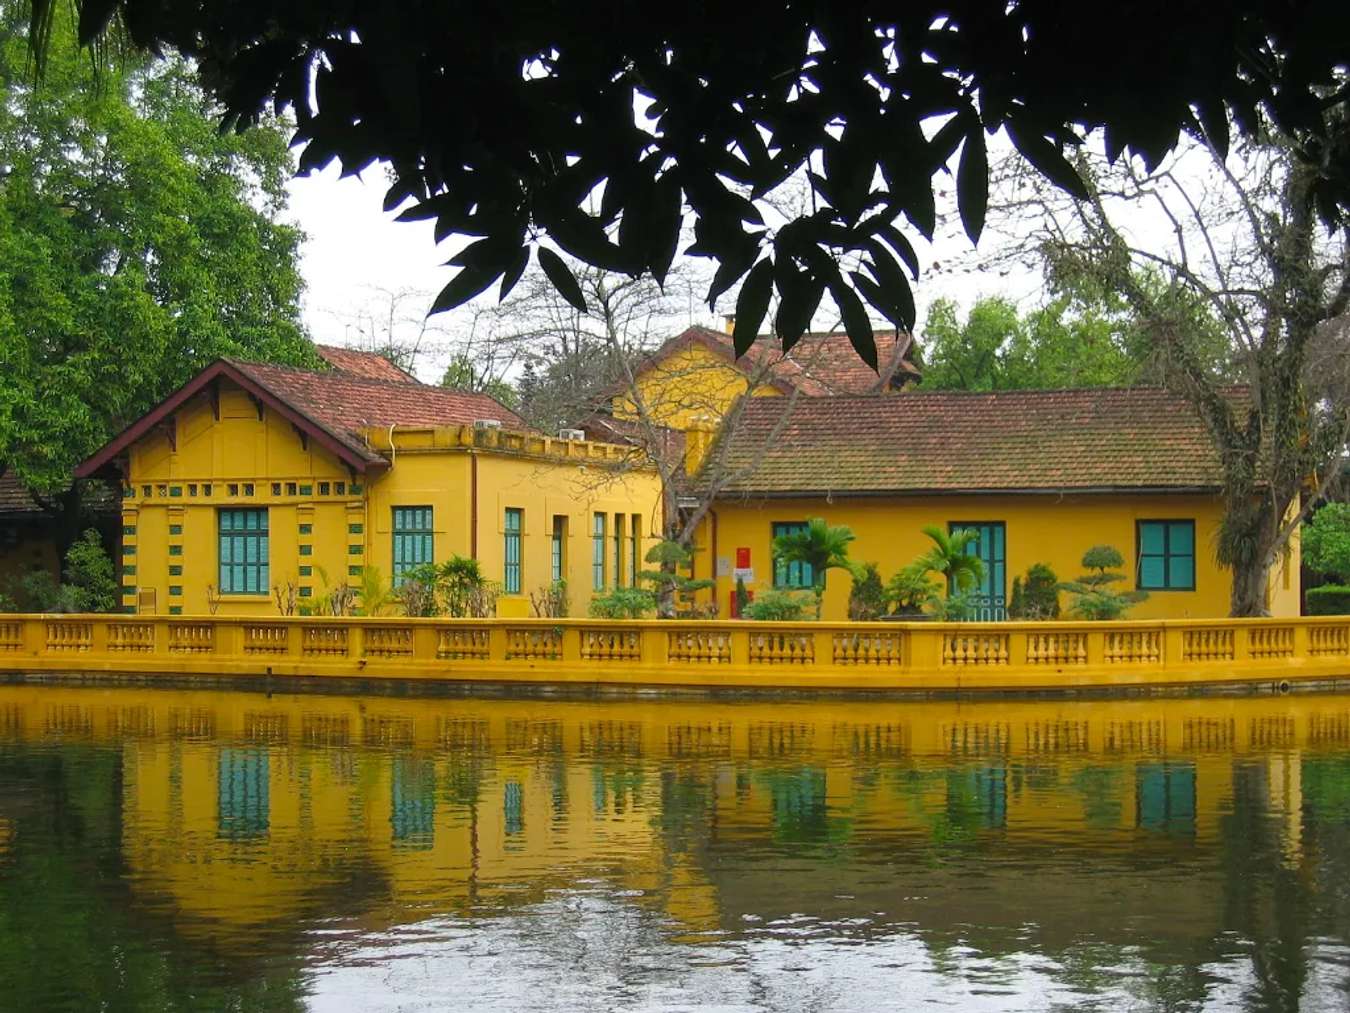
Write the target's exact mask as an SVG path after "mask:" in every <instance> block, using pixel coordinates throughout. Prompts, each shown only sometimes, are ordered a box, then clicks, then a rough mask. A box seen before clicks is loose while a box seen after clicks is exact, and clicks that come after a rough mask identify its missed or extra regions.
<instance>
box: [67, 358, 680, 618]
mask: <svg viewBox="0 0 1350 1013" xmlns="http://www.w3.org/2000/svg"><path fill="white" fill-rule="evenodd" d="M358 365H359V363H358ZM78 474H79V475H80V476H84V477H87V476H95V475H100V476H105V477H116V478H117V479H118V480H119V481H120V483H121V485H122V488H123V500H122V534H123V545H122V554H123V557H122V561H123V575H124V577H123V581H124V586H123V590H124V598H123V604H124V605H125V606H127V607H128V608H134V609H136V610H138V611H141V612H144V613H170V614H177V613H183V614H205V613H208V612H216V611H219V612H222V613H224V614H236V615H275V614H276V613H277V612H278V611H282V612H285V611H287V610H288V609H289V608H291V607H292V604H291V603H290V601H289V599H290V595H291V589H293V590H294V598H295V601H294V603H293V606H294V607H295V608H297V609H299V610H302V611H303V610H305V609H306V608H309V607H318V606H319V605H320V603H322V602H323V601H324V600H325V599H326V598H327V597H328V594H329V592H330V591H331V590H332V589H334V588H336V587H337V586H338V585H339V584H342V583H347V584H350V585H353V586H359V585H360V583H361V580H362V575H363V570H364V568H366V567H375V568H377V569H378V571H379V573H380V575H381V576H382V577H383V579H384V580H385V581H388V580H390V579H391V578H394V579H396V578H397V577H398V576H400V575H401V574H402V573H403V572H404V571H405V570H407V569H409V568H411V567H412V566H415V565H417V564H419V563H423V562H429V561H430V562H443V561H444V560H446V559H448V558H449V557H450V556H451V555H461V556H469V557H472V558H474V559H477V560H478V561H479V562H480V563H481V565H482V568H483V571H484V573H485V574H486V575H487V576H488V577H489V578H491V579H492V580H495V581H498V582H499V583H500V584H501V585H502V589H503V595H502V598H501V599H500V601H499V605H498V610H499V614H501V615H507V616H511V615H516V616H523V615H528V614H530V600H529V596H530V593H531V592H538V591H539V590H540V589H542V588H545V587H547V586H548V585H549V584H550V583H551V582H553V581H554V580H558V579H565V580H566V581H567V582H568V584H569V586H570V588H571V609H572V611H573V612H574V613H575V614H585V610H586V605H587V601H588V599H589V595H590V592H591V590H592V588H594V587H601V586H613V585H614V584H615V583H619V584H631V583H632V581H633V574H634V573H635V571H636V570H637V569H638V561H639V560H640V559H641V557H642V554H643V553H644V552H645V549H646V545H647V539H648V535H649V533H650V532H651V531H653V530H658V529H659V518H658V517H657V516H656V515H655V511H656V510H657V508H658V503H659V497H658V487H657V480H656V478H655V476H654V475H653V474H652V473H651V472H650V471H649V470H647V469H646V468H645V467H644V466H643V463H642V459H641V456H640V455H638V454H636V453H635V451H634V450H633V449H632V448H625V447H617V446H610V445H605V444H598V443H592V442H588V441H583V440H573V439H553V438H550V437H546V436H543V435H540V434H538V433H534V432H530V431H529V427H528V426H527V425H526V424H525V423H524V422H523V420H521V419H520V417H519V416H517V415H516V414H515V413H514V412H512V411H510V410H509V409H508V408H506V407H504V406H503V405H501V404H499V403H498V402H497V401H495V400H493V399H492V398H490V397H488V396H486V395H483V394H473V393H465V392H462V391H452V390H446V389H443V388H439V387H429V386H424V385H422V384H419V383H415V382H408V381H407V380H406V379H399V378H397V377H394V376H388V377H386V376H380V375H371V374H370V373H369V372H366V373H364V375H363V373H362V372H360V371H358V370H356V369H349V368H346V367H344V368H342V369H332V370H328V371H325V372H318V371H308V370H300V369H292V368H287V367H280V366H264V365H258V364H253V363H244V362H235V361H224V360H222V361H219V362H216V363H214V364H212V365H211V366H209V367H208V368H207V369H205V370H203V371H202V372H201V373H200V374H198V375H197V376H196V377H194V378H193V379H192V380H191V381H190V382H189V383H187V384H186V385H184V386H183V387H182V388H181V389H179V390H178V391H176V392H175V393H174V394H172V395H171V396H170V397H168V398H167V399H165V400H164V401H163V402H162V403H161V404H160V405H158V406H157V407H156V408H155V409H154V410H153V411H151V412H150V413H149V414H147V415H146V416H145V417H144V418H142V419H140V420H139V421H138V422H136V423H135V424H134V425H132V426H131V427H129V428H128V429H127V430H126V431H124V432H123V433H122V434H120V435H119V436H118V437H116V438H115V439H113V440H112V441H110V442H109V443H108V444H107V445H106V446H105V447H104V448H103V449H102V450H100V451H99V452H98V453H97V454H95V455H94V456H93V457H91V458H90V459H89V460H87V461H86V462H84V464H83V465H81V467H80V469H79V470H78Z"/></svg>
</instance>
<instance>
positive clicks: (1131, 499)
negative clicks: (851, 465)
mask: <svg viewBox="0 0 1350 1013" xmlns="http://www.w3.org/2000/svg"><path fill="white" fill-rule="evenodd" d="M1220 516H1221V507H1220V504H1219V502H1218V500H1217V499H1215V498H1214V497H1208V496H1066V497H1062V498H1061V497H1055V496H993V495H985V496H949V497H929V498H915V499H875V500H872V499H835V500H834V501H833V502H828V501H826V500H824V499H784V500H751V501H737V502H723V503H719V504H718V505H717V508H716V531H717V534H716V538H717V546H716V559H719V560H721V561H722V566H721V567H719V569H721V570H722V571H723V572H724V573H726V572H727V571H728V570H729V568H731V567H734V566H735V565H736V558H737V554H736V550H737V549H738V548H748V549H749V550H750V563H751V569H753V571H754V580H753V582H747V588H748V589H750V590H753V591H756V592H758V593H762V592H764V591H767V590H770V589H772V587H773V564H772V559H771V553H770V547H769V546H770V542H771V540H772V538H771V531H772V525H773V524H774V523H775V522H781V521H787V522H791V521H805V520H807V519H808V518H811V517H823V518H824V519H825V520H826V521H828V522H829V523H830V524H846V525H848V526H849V527H850V528H852V529H853V532H854V534H856V535H857V540H856V541H854V542H853V543H852V544H851V545H850V547H849V558H850V559H853V560H856V561H859V562H874V563H877V564H878V565H879V566H880V569H881V575H882V580H883V581H886V580H889V579H890V577H891V576H892V575H893V574H894V573H895V572H896V571H897V570H899V569H900V568H901V567H903V566H905V565H906V564H908V563H910V562H911V561H913V559H914V558H915V557H916V556H918V555H919V554H920V553H922V552H924V551H925V550H926V549H927V548H928V547H929V546H930V545H931V544H932V543H931V542H930V541H929V539H928V537H927V536H926V535H924V534H923V533H922V531H921V530H920V529H921V528H922V527H923V526H924V525H929V524H935V525H938V526H939V527H941V528H944V529H945V528H946V527H947V525H948V524H949V523H950V522H954V521H966V522H994V521H1002V522H1003V523H1004V524H1005V525H1006V537H1007V550H1006V551H1007V584H1006V587H1005V594H1007V595H1008V596H1009V597H1011V594H1012V580H1013V578H1014V577H1016V576H1020V575H1024V574H1025V573H1026V571H1027V568H1028V567H1029V566H1031V565H1032V564H1033V563H1046V564H1048V565H1049V566H1050V567H1051V568H1052V569H1053V570H1054V571H1055V574H1056V576H1057V577H1058V578H1059V579H1060V580H1061V581H1068V580H1073V579H1075V578H1076V577H1077V576H1079V575H1080V574H1081V573H1082V572H1083V569H1082V566H1081V561H1082V557H1083V553H1084V552H1085V551H1087V549H1089V548H1091V547H1092V546H1093V545H1099V544H1106V545H1113V546H1115V547H1116V548H1117V549H1118V550H1120V553H1121V555H1122V556H1124V557H1125V559H1126V561H1127V563H1126V570H1127V572H1131V571H1132V563H1131V562H1130V561H1131V560H1132V559H1133V558H1134V556H1135V553H1136V546H1135V538H1136V535H1135V522H1136V521H1139V520H1161V519H1168V518H1173V519H1180V520H1194V521H1195V544H1196V549H1195V551H1196V559H1195V571H1196V588H1195V590H1194V591H1152V592H1150V597H1149V599H1148V600H1147V601H1145V602H1142V603H1141V604H1139V605H1136V606H1135V607H1134V608H1133V609H1131V611H1130V613H1129V616H1130V618H1136V619H1153V618H1169V619H1182V618H1201V617H1218V616H1226V615H1227V614H1228V597H1229V577H1228V573H1227V571H1225V570H1222V569H1220V568H1219V566H1218V564H1217V563H1216V562H1215V560H1214V545H1215V539H1216V537H1217V533H1218V527H1219V519H1220ZM711 531H712V525H711V524H704V525H703V526H702V528H701V531H700V536H701V548H702V550H703V551H701V552H700V553H699V558H698V561H697V563H696V566H697V573H698V575H699V576H700V577H703V576H707V575H708V573H709V571H710V569H711V568H712V567H713V566H714V565H715V562H714V559H713V557H712V546H711ZM1286 565H1287V567H1288V569H1287V570H1286V569H1285V568H1284V567H1279V568H1277V569H1276V571H1275V573H1274V579H1273V580H1272V595H1271V609H1272V612H1273V614H1275V615H1298V556H1297V549H1296V548H1295V551H1294V552H1293V553H1291V557H1290V559H1289V561H1288V563H1287V564H1286ZM1286 580H1287V582H1288V587H1286V586H1285V581H1286ZM851 584H852V581H851V579H850V577H849V574H848V573H847V572H845V571H842V570H832V571H830V573H829V576H828V578H827V584H826V592H825V613H824V615H825V618H826V619H836V620H837V619H845V618H847V616H848V594H849V590H850V587H851ZM1117 586H1118V587H1121V588H1122V589H1125V588H1130V587H1133V580H1132V579H1131V581H1130V582H1129V583H1128V584H1120V585H1117ZM734 587H735V583H734V580H733V579H732V578H731V577H730V576H729V575H724V576H722V577H720V578H719V580H718V584H717V603H718V607H719V609H720V613H721V615H723V616H724V617H725V616H727V615H728V614H729V599H730V595H731V593H732V592H733V590H734ZM1067 605H1068V601H1067V596H1061V606H1062V607H1065V608H1067Z"/></svg>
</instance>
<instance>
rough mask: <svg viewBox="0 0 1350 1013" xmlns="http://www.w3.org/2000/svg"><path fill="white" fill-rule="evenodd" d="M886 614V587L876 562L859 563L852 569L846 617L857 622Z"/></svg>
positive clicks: (878, 617)
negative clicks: (851, 585) (851, 586)
mask: <svg viewBox="0 0 1350 1013" xmlns="http://www.w3.org/2000/svg"><path fill="white" fill-rule="evenodd" d="M885 614H886V588H885V587H883V586H882V583H881V571H880V570H878V569H877V564H876V563H860V564H858V565H857V566H856V567H855V568H854V570H853V588H852V590H850V591H849V594H848V617H849V618H850V619H854V620H857V621H859V622H866V621H868V620H871V619H880V618H881V617H882V616H884V615H885Z"/></svg>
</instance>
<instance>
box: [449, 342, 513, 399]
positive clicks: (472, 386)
mask: <svg viewBox="0 0 1350 1013" xmlns="http://www.w3.org/2000/svg"><path fill="white" fill-rule="evenodd" d="M441 386H442V387H450V388H452V389H454V390H471V391H476V392H477V393H480V394H486V395H487V396H488V397H494V398H496V399H497V400H498V401H500V402H501V403H502V404H504V405H506V407H508V408H517V407H519V405H520V395H519V394H518V393H517V392H516V389H515V388H514V387H512V386H511V385H510V384H509V383H507V382H506V381H505V380H501V379H497V378H495V377H491V376H483V375H481V374H480V373H479V371H478V369H477V368H475V366H474V363H473V360H472V359H471V358H469V357H468V356H467V355H459V356H456V357H455V358H453V359H451V360H450V364H449V365H448V366H446V367H445V373H444V375H443V376H442V377H441Z"/></svg>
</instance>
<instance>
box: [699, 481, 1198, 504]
mask: <svg viewBox="0 0 1350 1013" xmlns="http://www.w3.org/2000/svg"><path fill="white" fill-rule="evenodd" d="M1220 491H1221V488H1220V487H1219V486H1217V485H1157V486H1143V485H1117V486H1054V487H1045V488H1037V487H1029V488H1003V487H999V486H992V487H991V486H984V487H978V488H977V487H969V488H956V489H942V488H939V489H931V488H930V489H727V490H723V491H722V492H720V493H718V494H717V495H716V496H715V497H714V499H716V500H717V501H718V502H725V501H727V500H745V499H816V498H830V499H881V498H884V497H893V498H906V499H909V498H913V499H918V498H921V497H933V496H1122V495H1130V496H1209V495H1215V494H1217V493H1219V492H1220Z"/></svg>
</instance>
